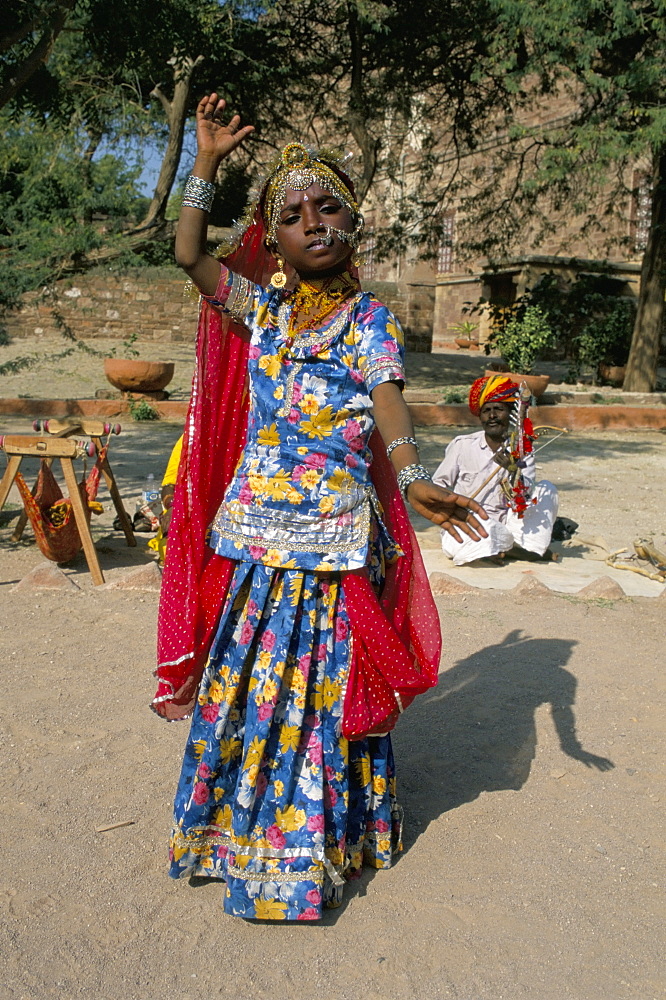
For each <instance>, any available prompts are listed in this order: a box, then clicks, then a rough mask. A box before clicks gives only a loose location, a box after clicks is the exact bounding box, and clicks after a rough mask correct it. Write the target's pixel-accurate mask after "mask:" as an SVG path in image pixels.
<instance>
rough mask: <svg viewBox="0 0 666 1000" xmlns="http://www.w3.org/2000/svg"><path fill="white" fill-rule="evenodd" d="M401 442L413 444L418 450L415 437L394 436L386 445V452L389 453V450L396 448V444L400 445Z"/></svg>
mask: <svg viewBox="0 0 666 1000" xmlns="http://www.w3.org/2000/svg"><path fill="white" fill-rule="evenodd" d="M401 444H413V445H414V447H415V448H416V450H417V451H418V450H419V446H418V445H417V443H416V438H412V437H401V438H396V439H395V440H394V441H391V443H390V444H387V445H386V454H387V455H390V454H391V452H392V451H393V449H394V448H397V447H398V445H401Z"/></svg>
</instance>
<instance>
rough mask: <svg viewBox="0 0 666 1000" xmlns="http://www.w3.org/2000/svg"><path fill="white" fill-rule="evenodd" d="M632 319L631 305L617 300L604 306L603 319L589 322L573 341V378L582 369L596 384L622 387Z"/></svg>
mask: <svg viewBox="0 0 666 1000" xmlns="http://www.w3.org/2000/svg"><path fill="white" fill-rule="evenodd" d="M634 316H635V306H634V303H633V301H632V300H631V299H628V298H620V297H618V298H615V299H614V300H612V302H611V303H610V304H607V305H606V309H605V312H604V314H603V315H598V314H597V315H596V316H593V318H592V319H589V320H588V321H587V322H586V323H585V325H584V326H583V327H582V328H581V330H580V332H579V333H578V335H577V336H576V337H575V338H574V343H573V346H574V350H575V360H574V364H573V368H574V371H575V374H576V375H578V374H579V373H580V371H581V369H582V368H591V369H592V371H593V372H594V375H595V379H596V382H597V384H600V385H604V384H605V385H615V386H620V385H622V383H623V381H624V373H625V366H626V364H627V359H628V357H629V348H630V347H631V337H632V333H633V327H634Z"/></svg>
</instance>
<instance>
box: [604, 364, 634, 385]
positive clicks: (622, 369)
mask: <svg viewBox="0 0 666 1000" xmlns="http://www.w3.org/2000/svg"><path fill="white" fill-rule="evenodd" d="M626 371H627V366H626V365H607V364H604V363H602V364H600V365H599V368H598V374H599V378H600V380H601V381H602V382H605V383H607V384H608V385H614V386H621V385H622V383H623V382H624V376H625V373H626Z"/></svg>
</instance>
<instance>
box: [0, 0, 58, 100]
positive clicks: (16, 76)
mask: <svg viewBox="0 0 666 1000" xmlns="http://www.w3.org/2000/svg"><path fill="white" fill-rule="evenodd" d="M76 3H77V0H46V2H44V0H42V2H40V0H37V2H34V3H31V4H30V5H29V6H28V5H26V4H25V3H22V2H21V0H6V3H5V4H4V5H3V18H4V21H3V24H4V27H3V30H2V34H0V55H3V56H4V57H5V62H4V66H3V68H2V73H1V76H0V81H1V82H0V109H1V108H4V107H5V105H6V104H8V103H9V102H10V101H11V100H13V98H14V97H16V95H17V94H18V93H20V91H21V90H22V88H23V87H24V86H25V84H26V83H27V82H28V80H29V79H30V78H31V77H32V76H33V74H34V73H36V72H37V70H38V69H39V68H40V67H41V66H42V65H43V64H44V63H45V62H46V60H47V59H48V57H49V55H50V54H51V50H52V49H53V46H54V44H55V41H56V39H57V37H58V35H59V34H60V32H61V31H62V30H63V28H64V27H65V23H66V21H67V18H68V17H69V15H70V14H71V12H72V10H73V9H74V7H75V6H76Z"/></svg>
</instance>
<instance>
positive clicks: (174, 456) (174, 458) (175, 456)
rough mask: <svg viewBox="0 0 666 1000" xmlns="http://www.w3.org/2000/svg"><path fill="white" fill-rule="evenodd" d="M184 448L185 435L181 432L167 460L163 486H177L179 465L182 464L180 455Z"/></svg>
mask: <svg viewBox="0 0 666 1000" xmlns="http://www.w3.org/2000/svg"><path fill="white" fill-rule="evenodd" d="M182 450H183V435H182V434H181V435H180V437H179V438H178V440H177V441H176V443H175V445H174V446H173V451H172V452H171V455H170V456H169V461H168V462H167V467H166V472H165V473H164V478H163V479H162V486H175V485H176V480H177V479H178V466H179V464H180V455H181V452H182Z"/></svg>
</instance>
